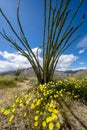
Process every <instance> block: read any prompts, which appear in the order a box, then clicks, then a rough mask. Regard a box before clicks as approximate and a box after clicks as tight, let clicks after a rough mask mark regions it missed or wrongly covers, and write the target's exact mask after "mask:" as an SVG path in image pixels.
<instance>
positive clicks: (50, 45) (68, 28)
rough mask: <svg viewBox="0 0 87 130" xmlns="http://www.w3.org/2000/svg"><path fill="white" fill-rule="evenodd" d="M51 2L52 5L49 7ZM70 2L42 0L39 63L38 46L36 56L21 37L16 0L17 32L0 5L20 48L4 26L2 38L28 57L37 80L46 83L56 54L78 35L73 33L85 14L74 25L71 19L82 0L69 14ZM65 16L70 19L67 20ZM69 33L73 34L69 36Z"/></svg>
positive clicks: (0, 10)
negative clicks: (41, 37) (41, 32)
mask: <svg viewBox="0 0 87 130" xmlns="http://www.w3.org/2000/svg"><path fill="white" fill-rule="evenodd" d="M53 2H55V6H53ZM70 2H71V0H60V1H58V0H55V1H52V0H49V5H48V4H47V1H46V0H44V16H43V17H44V29H43V41H42V45H41V46H40V48H41V49H42V58H43V64H42V65H41V64H40V62H39V58H38V50H39V48H38V49H37V55H35V54H34V52H33V51H32V49H31V47H30V44H29V42H28V40H27V38H26V36H25V33H24V28H22V25H21V22H20V16H19V9H20V0H19V1H18V7H17V23H18V27H19V30H20V35H19V34H18V33H17V31H16V30H15V28H14V27H13V26H12V24H11V22H10V21H9V19H8V18H7V16H6V15H5V14H4V12H3V11H2V9H1V8H0V13H1V14H2V16H3V17H4V19H5V20H6V22H7V23H8V25H9V27H10V29H11V31H12V32H13V33H14V35H15V36H16V38H17V39H18V41H19V42H20V43H21V45H22V46H23V48H22V47H21V46H20V45H19V44H18V43H19V42H18V43H17V41H15V40H14V39H13V38H12V37H11V36H8V35H7V33H6V32H5V30H4V29H3V30H2V32H0V34H1V35H2V37H3V38H5V39H6V40H7V41H9V42H10V43H11V44H12V45H13V46H14V47H15V48H16V49H17V50H18V51H19V52H20V53H21V54H22V55H23V56H25V57H26V58H27V59H28V61H29V63H31V65H32V68H33V70H34V72H35V74H36V76H37V79H38V82H39V83H41V84H43V83H47V82H49V81H50V80H52V78H53V75H54V71H55V68H56V66H57V63H58V61H59V58H60V56H61V55H62V54H63V52H64V51H65V50H66V49H67V48H68V47H70V45H71V44H72V43H73V42H75V41H76V40H77V39H78V38H79V36H80V35H79V34H78V35H76V36H75V35H74V34H75V33H76V31H77V30H78V29H79V28H80V27H81V25H82V24H83V22H84V18H85V15H83V16H82V19H81V21H80V22H79V23H78V25H75V26H74V25H73V20H74V19H75V17H76V15H77V13H78V12H79V9H80V7H81V6H82V4H83V2H84V0H81V1H80V3H79V4H78V7H77V8H76V9H75V10H74V13H73V14H71V11H72V9H71V8H70V7H69V4H70ZM58 3H59V5H58ZM69 16H70V19H69V20H67V19H68V18H69ZM73 35H74V36H75V37H74V38H73V39H72V36H73Z"/></svg>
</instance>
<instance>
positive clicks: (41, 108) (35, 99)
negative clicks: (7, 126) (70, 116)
mask: <svg viewBox="0 0 87 130" xmlns="http://www.w3.org/2000/svg"><path fill="white" fill-rule="evenodd" d="M65 96H70V97H72V98H73V99H78V98H84V99H86V98H87V79H75V78H70V79H68V80H66V79H65V80H58V81H55V82H53V81H51V82H49V83H47V84H44V85H41V84H40V85H39V86H37V87H34V88H33V87H32V88H30V89H29V90H28V91H27V92H22V93H21V94H20V95H17V96H15V101H14V104H12V105H10V106H8V107H6V108H2V109H1V111H0V113H1V114H2V115H5V116H7V118H8V122H9V123H11V122H12V121H14V120H15V118H16V119H18V117H19V116H20V118H23V119H24V123H26V120H27V124H28V125H30V126H31V127H32V128H35V129H41V130H59V129H60V128H61V124H62V122H61V119H60V117H61V116H60V115H61V110H60V101H61V100H60V99H61V98H65ZM19 113H20V114H19ZM17 116H18V117H17Z"/></svg>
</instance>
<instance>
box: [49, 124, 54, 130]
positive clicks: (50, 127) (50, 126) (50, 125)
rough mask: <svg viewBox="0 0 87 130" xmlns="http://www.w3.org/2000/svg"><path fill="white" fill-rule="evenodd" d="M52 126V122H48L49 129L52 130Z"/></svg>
mask: <svg viewBox="0 0 87 130" xmlns="http://www.w3.org/2000/svg"><path fill="white" fill-rule="evenodd" d="M53 127H54V125H53V123H52V122H51V123H49V130H53Z"/></svg>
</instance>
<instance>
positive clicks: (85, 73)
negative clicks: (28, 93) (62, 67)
mask: <svg viewBox="0 0 87 130" xmlns="http://www.w3.org/2000/svg"><path fill="white" fill-rule="evenodd" d="M16 72H17V70H16V71H15V70H14V71H8V72H3V73H0V76H3V75H7V74H10V75H15V73H16ZM20 75H21V76H29V77H33V76H35V73H34V71H33V69H32V68H27V69H21V73H20ZM67 76H68V77H69V76H70V77H71V76H74V77H78V78H82V77H87V69H81V70H76V71H73V70H67V71H58V70H56V71H55V73H54V77H55V78H65V77H67Z"/></svg>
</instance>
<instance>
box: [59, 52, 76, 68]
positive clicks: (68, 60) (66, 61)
mask: <svg viewBox="0 0 87 130" xmlns="http://www.w3.org/2000/svg"><path fill="white" fill-rule="evenodd" d="M78 58H79V57H77V56H75V55H73V54H69V55H62V56H61V57H60V59H59V62H58V65H57V69H58V70H59V69H60V70H67V69H69V67H70V65H71V64H72V63H73V62H75V61H76V60H77V59H78Z"/></svg>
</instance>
